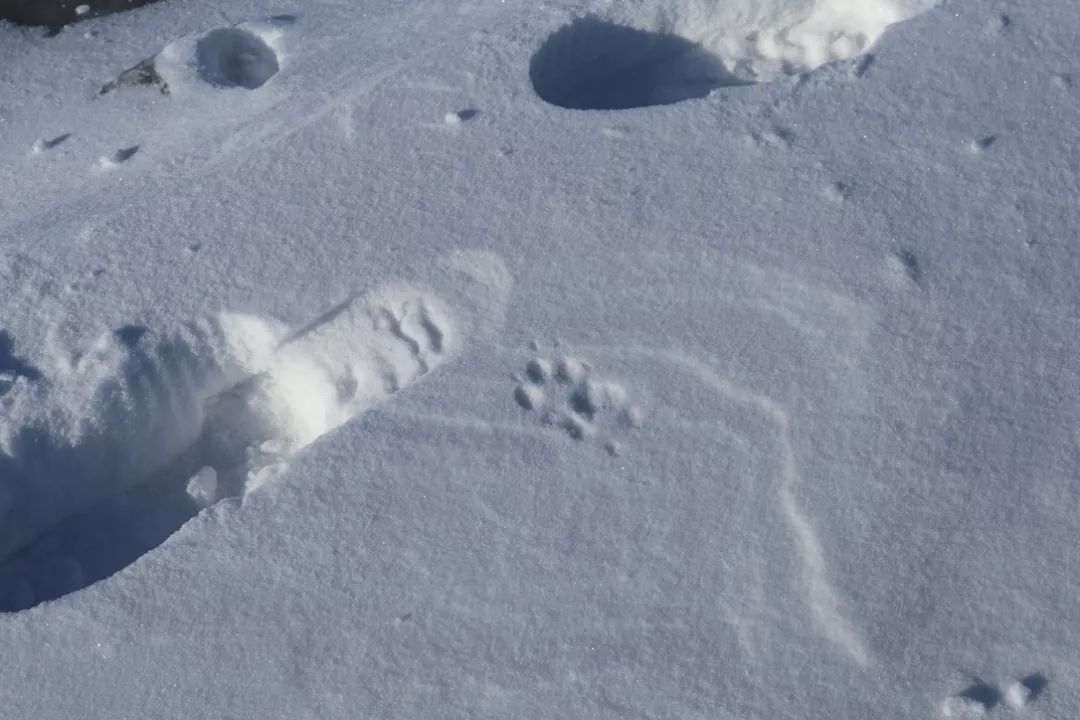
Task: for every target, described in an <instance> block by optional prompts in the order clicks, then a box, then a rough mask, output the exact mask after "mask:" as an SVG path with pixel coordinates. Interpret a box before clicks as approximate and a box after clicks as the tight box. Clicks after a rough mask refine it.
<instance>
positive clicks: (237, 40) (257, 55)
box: [195, 27, 280, 90]
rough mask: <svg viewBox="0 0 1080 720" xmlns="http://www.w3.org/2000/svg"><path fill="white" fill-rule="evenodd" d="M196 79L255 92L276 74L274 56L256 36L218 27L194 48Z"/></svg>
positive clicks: (243, 31)
mask: <svg viewBox="0 0 1080 720" xmlns="http://www.w3.org/2000/svg"><path fill="white" fill-rule="evenodd" d="M195 59H196V62H197V63H198V67H199V77H200V78H201V79H202V80H204V81H205V82H208V83H210V84H211V85H217V86H218V87H224V88H234V87H240V88H247V89H248V90H255V89H257V88H260V87H262V86H263V85H265V84H266V81H267V80H269V79H270V78H272V77H273V76H274V75H276V74H277V72H278V70H279V69H280V66H279V64H278V58H277V53H275V52H274V50H273V49H272V48H271V47H270V46H269V45H267V44H266V42H265V41H263V39H262V38H260V37H259V36H258V35H256V34H255V33H253V32H249V31H247V30H242V29H240V28H234V27H233V28H218V29H217V30H211V31H210V32H208V33H206V35H204V36H203V37H201V38H200V39H199V41H198V43H197V44H196V46H195Z"/></svg>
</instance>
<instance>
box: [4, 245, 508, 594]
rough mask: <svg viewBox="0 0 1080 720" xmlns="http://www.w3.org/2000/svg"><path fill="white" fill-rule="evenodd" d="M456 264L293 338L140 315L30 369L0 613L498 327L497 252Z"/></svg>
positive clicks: (234, 493) (90, 576) (12, 441)
mask: <svg viewBox="0 0 1080 720" xmlns="http://www.w3.org/2000/svg"><path fill="white" fill-rule="evenodd" d="M443 273H444V274H443V275H442V276H440V277H437V278H431V279H430V281H429V282H426V283H416V284H413V283H406V282H395V283H391V284H388V285H386V286H384V287H383V288H381V289H379V290H376V291H374V292H371V293H366V294H363V295H359V296H357V297H355V298H351V299H349V300H347V301H345V302H343V303H341V304H339V305H338V306H336V307H335V308H333V309H332V310H330V311H329V312H327V313H325V314H324V315H322V316H320V317H319V318H317V319H315V320H314V321H312V322H310V323H308V324H306V325H305V326H303V327H301V328H299V329H297V330H294V331H292V332H287V331H286V330H285V328H284V326H282V325H281V324H279V323H276V322H273V321H270V320H266V319H263V318H258V317H254V316H249V315H237V314H222V315H218V316H214V317H209V318H205V319H202V320H199V321H195V322H192V323H188V324H185V325H182V326H180V327H178V328H176V329H175V330H172V331H169V332H161V333H159V332H154V331H151V330H149V329H147V328H143V327H136V326H131V327H126V328H121V329H119V330H117V331H115V332H113V333H110V334H108V335H107V336H105V337H103V338H102V339H101V340H100V341H98V342H97V343H96V344H95V345H94V346H93V347H92V348H90V349H89V350H88V351H87V352H86V353H85V354H83V355H82V356H81V357H78V358H75V359H73V361H72V363H71V366H70V368H69V370H68V371H67V372H66V373H63V375H62V376H60V377H55V378H43V379H40V380H39V381H32V380H31V379H30V374H29V373H27V372H22V373H21V374H20V376H19V377H18V378H16V380H15V381H14V382H15V386H14V388H13V390H12V392H11V393H10V394H9V395H8V396H5V398H4V403H5V405H6V406H7V407H8V409H9V412H7V413H6V414H5V420H4V424H3V426H2V427H0V450H2V454H0V483H2V484H0V492H2V494H0V499H2V501H3V505H2V506H0V515H2V516H3V524H2V525H0V558H6V561H5V562H4V565H3V566H0V581H2V582H0V587H2V588H4V589H5V593H2V594H0V610H18V609H21V608H23V607H28V606H30V605H33V604H36V603H38V602H41V601H43V600H48V599H51V598H54V597H57V596H59V595H62V594H65V593H67V592H70V591H71V590H75V589H78V588H80V587H84V586H85V585H87V584H89V583H91V582H94V581H95V580H97V579H100V578H101V577H104V576H107V575H109V574H111V573H112V572H115V571H116V570H118V569H120V568H121V567H123V566H124V565H126V564H128V563H129V562H131V561H132V560H134V559H135V558H137V557H138V556H139V555H141V554H142V553H143V552H145V551H146V550H149V549H150V548H152V547H154V546H155V545H157V544H159V543H160V542H161V541H162V540H164V539H165V538H166V537H167V536H168V535H169V534H170V533H171V532H172V531H173V530H175V529H176V528H177V527H179V525H180V524H182V523H183V522H184V521H185V520H187V519H188V518H189V517H191V516H192V515H194V514H195V512H197V511H198V509H199V508H200V507H203V506H206V505H209V504H212V503H213V502H215V501H217V500H218V499H221V498H225V497H238V496H242V495H243V494H245V493H247V492H250V491H251V490H253V489H255V488H256V487H258V486H260V485H261V484H263V483H264V482H266V481H267V480H268V479H270V478H272V477H274V475H275V474H277V473H278V472H280V471H281V470H282V469H283V468H284V467H285V466H286V464H287V462H288V460H289V458H290V457H292V456H293V455H294V454H295V453H297V452H298V451H300V450H301V449H303V448H304V447H306V446H307V445H309V444H310V443H311V442H313V441H314V440H315V439H316V438H318V437H320V436H321V435H323V434H325V433H327V432H329V431H331V430H333V429H334V428H336V427H338V426H340V425H341V424H343V423H345V422H346V421H348V420H349V419H350V418H352V417H354V416H356V415H358V414H360V413H362V412H363V411H365V410H366V409H368V408H370V407H372V406H373V405H376V404H378V403H379V402H381V401H383V400H384V399H386V398H387V397H389V396H390V395H392V394H394V393H396V392H398V391H400V390H402V389H403V388H405V387H407V386H408V385H410V384H412V383H414V382H416V381H417V380H419V379H421V378H422V377H423V376H425V375H427V374H428V373H429V372H431V371H433V370H434V369H436V368H437V367H438V366H440V365H441V364H443V363H444V362H445V361H446V360H448V359H449V358H451V357H453V356H454V355H456V354H457V353H458V352H460V350H461V349H462V348H463V347H464V346H465V344H466V343H468V342H469V341H470V340H475V339H477V338H478V337H480V336H482V335H483V334H484V332H486V329H490V327H491V326H492V325H497V324H498V323H499V322H501V317H502V313H503V312H504V306H505V303H506V299H507V292H508V290H509V283H510V280H509V275H508V274H507V272H506V270H505V268H504V267H503V266H502V263H501V261H499V260H498V258H495V257H494V256H491V255H485V254H481V253H459V254H456V255H454V256H452V257H450V258H448V259H447V260H446V262H445V263H444V264H443ZM9 365H12V366H13V367H14V364H13V363H9Z"/></svg>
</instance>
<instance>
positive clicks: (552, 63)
mask: <svg viewBox="0 0 1080 720" xmlns="http://www.w3.org/2000/svg"><path fill="white" fill-rule="evenodd" d="M934 4H935V3H934V0H866V1H863V0H767V1H766V2H750V1H749V0H738V1H735V2H722V1H721V0H683V2H675V3H673V2H670V0H638V1H637V2H631V3H628V4H625V5H623V6H620V9H619V10H618V11H617V12H612V13H611V14H610V16H608V17H603V18H602V17H600V16H596V15H589V16H586V17H582V18H578V19H576V20H574V21H572V22H571V23H569V24H567V25H565V26H563V27H562V28H560V29H558V30H556V31H555V32H554V33H553V34H552V35H551V36H550V37H549V38H548V39H547V41H545V42H544V44H543V45H542V46H541V47H540V49H539V50H538V51H537V52H536V54H535V55H534V56H533V58H532V61H531V64H530V69H529V71H530V78H531V80H532V83H533V87H534V89H535V90H536V93H537V94H538V95H539V96H540V97H541V98H543V99H544V100H546V101H547V102H549V103H552V104H554V105H559V106H561V107H566V108H572V109H581V110H592V109H595V110H615V109H627V108H634V107H644V106H649V105H667V104H671V103H676V102H680V101H682V100H689V99H693V98H701V97H705V96H707V95H708V94H709V93H710V92H712V91H713V90H716V89H719V88H723V87H730V86H735V85H746V84H751V83H758V82H769V81H772V80H775V79H776V78H778V77H781V76H783V75H794V74H799V73H804V72H807V71H810V70H813V69H814V68H817V67H819V66H821V65H823V64H825V63H828V62H832V61H836V60H844V59H847V58H851V57H854V56H857V55H859V54H861V53H863V52H865V51H866V50H867V49H868V48H869V47H870V46H871V45H873V44H874V42H876V41H877V39H878V38H879V37H881V35H882V33H884V32H885V29H886V28H888V27H889V26H890V25H892V24H894V23H896V22H900V21H902V20H905V19H908V18H910V17H913V16H914V15H917V14H919V13H921V12H924V11H926V10H928V9H929V8H931V7H932V6H933V5H934Z"/></svg>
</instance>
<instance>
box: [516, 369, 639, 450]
mask: <svg viewBox="0 0 1080 720" xmlns="http://www.w3.org/2000/svg"><path fill="white" fill-rule="evenodd" d="M515 379H517V380H518V386H517V388H515V389H514V401H515V402H517V404H518V405H519V406H520V407H521V408H522V409H523V410H525V411H526V412H528V413H530V414H532V415H534V416H535V417H536V418H537V419H538V420H539V421H540V423H541V424H543V425H547V426H550V427H556V428H559V429H560V430H562V431H563V432H565V433H566V434H567V435H569V436H570V437H571V438H573V439H574V440H577V441H586V440H590V441H595V442H597V443H599V444H600V445H602V446H603V447H604V449H605V450H607V452H608V453H609V454H610V455H617V454H618V453H619V443H618V442H617V441H616V439H615V437H614V436H615V435H617V434H618V433H620V432H626V431H629V430H632V429H634V428H638V427H640V426H641V424H642V421H643V414H642V412H641V409H640V408H639V407H637V406H635V405H633V404H632V403H630V402H629V400H628V398H627V393H626V390H625V388H623V386H622V385H620V384H619V383H617V382H614V381H612V380H608V379H603V378H598V377H596V376H595V375H594V374H593V368H592V366H591V365H589V363H587V362H585V361H583V360H580V359H578V358H575V357H569V356H566V357H562V358H560V359H559V360H557V361H552V360H548V359H545V358H539V357H536V358H533V359H532V360H530V361H529V362H528V363H527V364H526V365H525V377H524V379H522V378H515Z"/></svg>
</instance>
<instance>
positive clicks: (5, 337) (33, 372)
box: [0, 330, 41, 394]
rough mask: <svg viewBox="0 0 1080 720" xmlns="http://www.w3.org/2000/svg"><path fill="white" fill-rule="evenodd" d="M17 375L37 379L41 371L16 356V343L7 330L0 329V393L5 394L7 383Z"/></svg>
mask: <svg viewBox="0 0 1080 720" xmlns="http://www.w3.org/2000/svg"><path fill="white" fill-rule="evenodd" d="M16 377H24V378H26V379H27V380H37V379H39V378H40V377H41V373H39V372H38V371H37V368H35V367H34V366H33V365H30V364H28V363H25V362H23V361H22V360H20V359H19V358H17V357H16V356H15V343H14V342H12V340H11V336H10V335H9V334H8V333H7V331H5V330H0V394H3V391H4V388H5V386H6V385H9V384H10V383H11V382H13V381H14V380H15V378H16Z"/></svg>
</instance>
